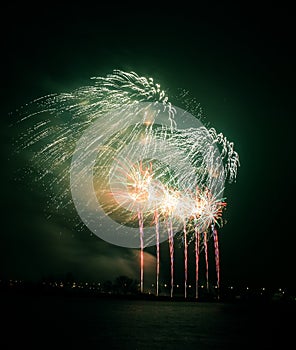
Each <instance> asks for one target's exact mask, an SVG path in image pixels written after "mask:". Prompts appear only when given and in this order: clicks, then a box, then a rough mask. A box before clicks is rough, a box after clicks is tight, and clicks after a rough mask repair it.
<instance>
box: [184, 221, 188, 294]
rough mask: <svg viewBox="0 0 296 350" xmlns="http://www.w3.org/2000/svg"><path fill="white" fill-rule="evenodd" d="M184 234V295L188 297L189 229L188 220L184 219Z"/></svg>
mask: <svg viewBox="0 0 296 350" xmlns="http://www.w3.org/2000/svg"><path fill="white" fill-rule="evenodd" d="M183 235H184V297H185V299H186V298H187V277H188V271H187V270H188V249H187V248H188V247H187V229H186V222H185V221H184V226H183Z"/></svg>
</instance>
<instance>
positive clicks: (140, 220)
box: [138, 209, 144, 293]
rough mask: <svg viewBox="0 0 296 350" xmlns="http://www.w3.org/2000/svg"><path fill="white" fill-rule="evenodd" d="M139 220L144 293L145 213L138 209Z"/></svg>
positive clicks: (141, 282) (141, 278)
mask: <svg viewBox="0 0 296 350" xmlns="http://www.w3.org/2000/svg"><path fill="white" fill-rule="evenodd" d="M138 220H139V230H140V270H141V271H140V290H141V293H143V292H144V221H143V213H142V211H141V210H140V209H138Z"/></svg>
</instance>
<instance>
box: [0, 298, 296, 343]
mask: <svg viewBox="0 0 296 350" xmlns="http://www.w3.org/2000/svg"><path fill="white" fill-rule="evenodd" d="M0 306H1V314H0V315H1V341H0V347H1V348H2V349H14V348H17V349H21V348H26V349H32V348H38V349H44V348H52V349H57V348H63V349H73V348H75V349H76V348H80V349H139V350H141V349H197V350H204V349H221V350H222V349H236V350H239V349H288V348H289V349H290V348H294V346H295V344H294V335H295V334H294V333H295V332H296V328H295V304H280V303H269V304H246V303H212V302H209V303H206V302H200V303H196V302H171V301H144V300H113V299H98V298H74V297H61V296H35V297H32V296H19V295H18V296H1V303H0ZM289 343H290V344H291V345H289V346H288V344H289ZM2 345H5V346H4V347H3V346H2Z"/></svg>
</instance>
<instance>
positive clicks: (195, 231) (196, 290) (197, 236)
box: [194, 224, 199, 299]
mask: <svg viewBox="0 0 296 350" xmlns="http://www.w3.org/2000/svg"><path fill="white" fill-rule="evenodd" d="M194 235H195V299H198V275H199V268H198V267H199V231H198V227H197V225H196V224H195V226H194Z"/></svg>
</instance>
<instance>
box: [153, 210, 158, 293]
mask: <svg viewBox="0 0 296 350" xmlns="http://www.w3.org/2000/svg"><path fill="white" fill-rule="evenodd" d="M154 222H155V234H156V296H158V293H159V222H158V211H157V210H155V211H154Z"/></svg>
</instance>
